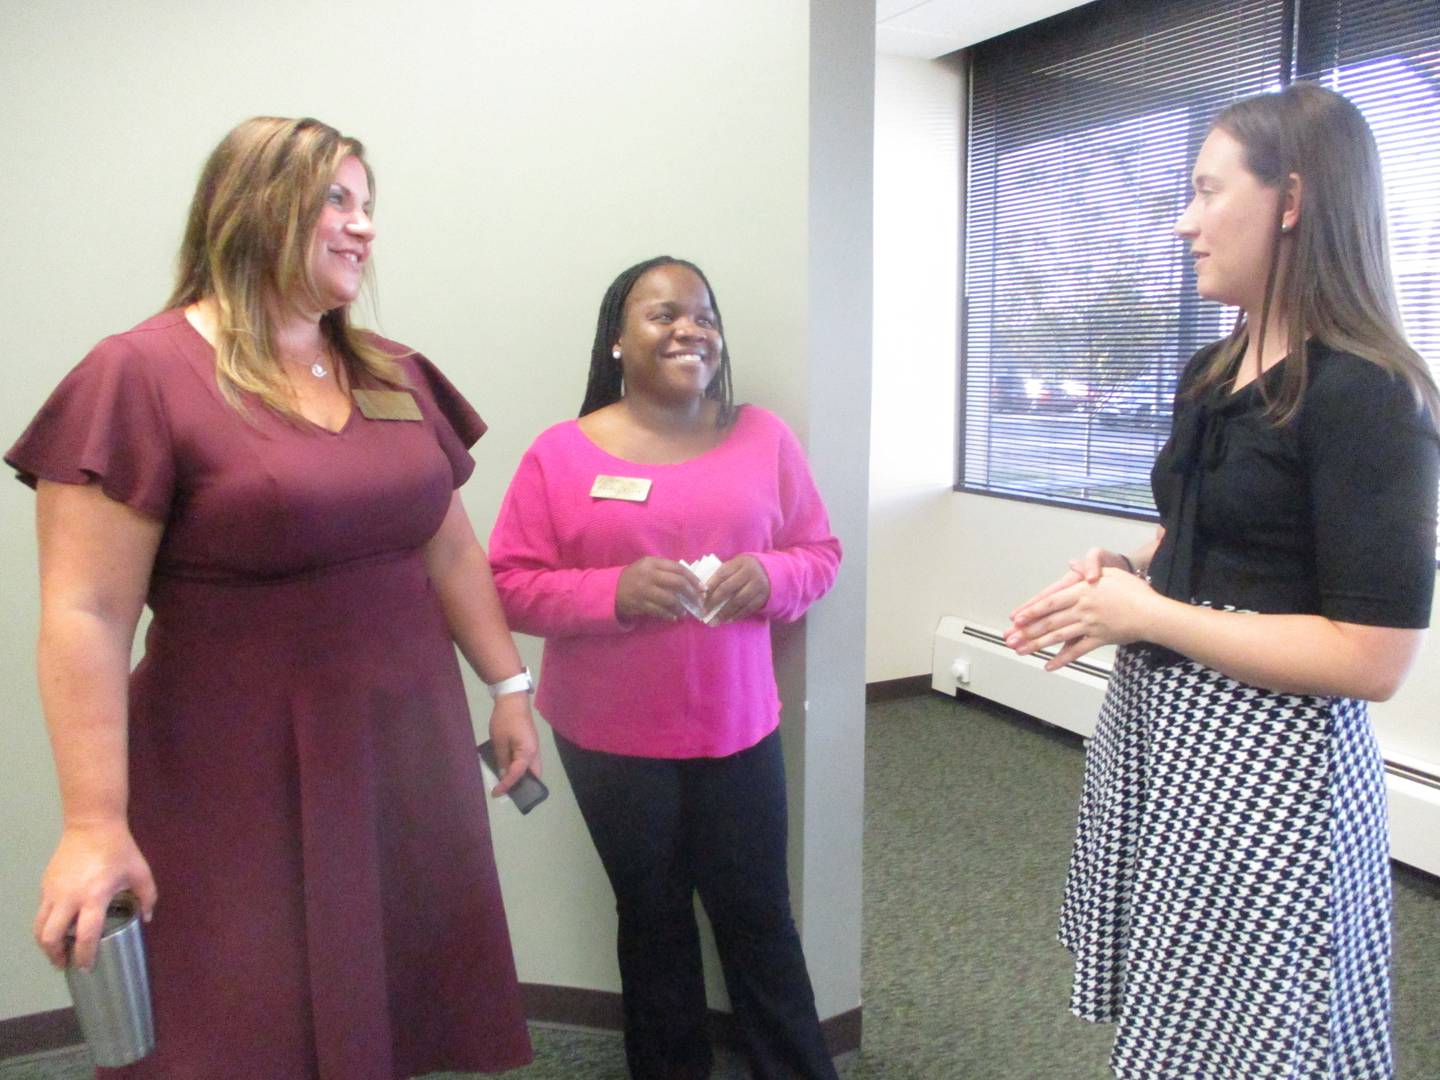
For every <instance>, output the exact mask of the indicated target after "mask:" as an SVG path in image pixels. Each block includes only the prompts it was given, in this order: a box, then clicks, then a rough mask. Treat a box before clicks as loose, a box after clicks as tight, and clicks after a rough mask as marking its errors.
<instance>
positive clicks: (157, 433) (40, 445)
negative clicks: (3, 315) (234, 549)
mask: <svg viewBox="0 0 1440 1080" xmlns="http://www.w3.org/2000/svg"><path fill="white" fill-rule="evenodd" d="M5 462H6V464H8V465H9V466H10V467H11V468H13V469H14V470H15V472H16V475H17V477H18V478H19V479H20V480H21V481H22V482H24V483H26V484H28V485H30V486H31V487H34V486H35V485H36V483H37V482H38V481H40V480H53V481H57V482H59V483H62V484H87V483H91V482H96V483H98V484H99V485H100V489H101V490H102V491H103V492H104V493H105V494H106V495H108V496H109V497H110V498H112V499H114V500H116V501H117V502H122V503H125V504H126V505H128V506H131V507H133V508H134V509H136V510H138V511H140V512H141V513H143V514H145V515H147V516H148V517H152V518H155V519H157V520H159V521H164V520H165V519H166V518H167V517H168V516H169V513H170V504H171V501H172V498H173V496H174V490H175V473H176V470H175V455H174V447H173V443H172V440H171V436H170V429H169V424H168V422H167V419H166V415H165V410H164V407H163V404H162V402H161V399H160V394H159V390H158V386H157V381H156V377H155V365H154V363H153V361H152V358H151V357H150V356H149V355H148V354H147V353H145V352H144V351H143V350H142V349H140V348H137V347H136V346H135V344H134V343H133V340H132V339H130V338H128V337H126V336H125V335H120V336H117V337H113V338H107V339H105V340H104V341H102V342H101V343H100V344H99V345H97V346H96V347H95V348H94V349H93V350H92V351H91V352H90V354H89V355H88V356H86V357H85V359H84V360H82V361H81V362H80V363H79V364H78V365H77V366H76V367H75V368H74V369H73V370H72V371H71V372H70V374H68V375H66V376H65V378H64V379H63V380H62V381H61V383H60V385H59V386H58V387H56V388H55V391H54V393H52V394H51V395H50V398H49V400H48V401H46V402H45V404H44V405H43V406H41V408H40V411H39V412H38V413H37V414H36V416H35V419H34V420H32V421H31V422H30V426H29V427H27V428H26V429H25V433H24V434H23V435H21V436H20V439H19V441H18V442H16V443H15V445H14V446H12V447H11V448H10V450H9V452H8V453H6V455H5Z"/></svg>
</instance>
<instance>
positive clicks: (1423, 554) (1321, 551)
mask: <svg viewBox="0 0 1440 1080" xmlns="http://www.w3.org/2000/svg"><path fill="white" fill-rule="evenodd" d="M1337 359H1338V358H1337ZM1302 438H1303V445H1304V450H1305V457H1306V462H1307V466H1308V470H1309V479H1310V490H1311V497H1312V507H1311V512H1312V515H1313V521H1314V529H1315V568H1316V575H1317V578H1318V582H1319V592H1320V609H1321V614H1323V615H1325V616H1326V617H1328V618H1331V619H1335V620H1336V621H1338V622H1350V623H1360V624H1362V625H1368V626H1393V627H1408V628H1422V627H1425V626H1428V625H1429V622H1430V600H1431V595H1432V593H1433V592H1434V588H1435V539H1436V537H1435V515H1436V490H1437V483H1440V442H1437V439H1436V433H1435V426H1434V424H1433V423H1432V422H1431V419H1430V417H1429V415H1428V413H1427V412H1426V411H1425V410H1424V409H1422V408H1421V407H1419V406H1418V405H1417V403H1416V401H1415V397H1414V394H1413V393H1412V392H1411V390H1410V387H1409V385H1408V384H1407V383H1406V382H1405V381H1404V380H1403V379H1400V378H1398V377H1392V376H1391V375H1390V374H1389V373H1388V372H1386V371H1385V370H1383V369H1382V368H1380V367H1379V366H1378V365H1377V364H1372V363H1370V362H1369V361H1364V360H1360V359H1358V358H1356V357H1345V358H1343V362H1342V363H1339V364H1337V365H1336V366H1335V367H1334V368H1333V369H1332V370H1328V371H1326V372H1324V374H1323V376H1322V377H1320V378H1317V380H1316V385H1315V386H1314V387H1313V388H1312V391H1311V393H1310V395H1309V396H1308V397H1307V400H1306V404H1305V411H1304V419H1303V429H1302Z"/></svg>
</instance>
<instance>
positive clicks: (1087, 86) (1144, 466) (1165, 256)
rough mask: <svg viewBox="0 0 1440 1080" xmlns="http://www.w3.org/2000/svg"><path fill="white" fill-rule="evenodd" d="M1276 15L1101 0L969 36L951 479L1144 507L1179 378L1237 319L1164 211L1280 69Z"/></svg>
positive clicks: (1280, 27) (1116, 507)
mask: <svg viewBox="0 0 1440 1080" xmlns="http://www.w3.org/2000/svg"><path fill="white" fill-rule="evenodd" d="M1285 14H1286V8H1285V5H1284V4H1282V3H1281V2H1279V0H1230V2H1217V0H1206V2H1173V3H1146V4H1133V3H1111V2H1108V0H1107V2H1101V3H1096V4H1089V5H1086V6H1085V7H1083V8H1080V9H1077V10H1075V11H1073V12H1070V13H1068V14H1067V15H1066V16H1062V17H1060V18H1057V19H1052V20H1049V21H1047V22H1045V23H1043V24H1040V26H1039V27H1038V28H1031V29H1028V30H1024V31H1018V32H1016V33H1014V34H1008V35H1006V36H1004V37H1002V38H997V39H994V40H992V41H990V42H986V43H983V44H982V45H980V46H977V47H976V48H975V50H974V55H973V58H972V86H971V111H970V134H969V180H968V186H967V207H966V252H965V261H966V272H965V322H964V345H963V348H964V354H963V359H964V362H963V366H962V371H961V377H962V386H963V391H962V401H963V420H962V423H963V433H962V434H963V438H962V440H961V446H962V451H961V453H962V461H961V469H960V478H961V479H960V484H959V486H960V487H961V488H962V489H967V490H978V491H985V492H989V493H992V494H1001V495H1010V496H1015V497H1020V498H1036V499H1042V500H1045V501H1053V502H1059V503H1070V504H1077V505H1086V506H1091V507H1094V508H1096V509H1108V510H1113V511H1120V512H1125V511H1129V512H1132V513H1153V509H1154V504H1153V501H1152V499H1151V495H1150V466H1151V464H1152V463H1153V461H1154V458H1155V454H1156V452H1157V451H1158V450H1159V449H1160V446H1161V445H1162V444H1163V443H1164V441H1165V439H1166V437H1167V435H1168V433H1169V424H1170V407H1171V402H1172V398H1173V395H1174V388H1175V379H1176V377H1177V376H1178V374H1179V371H1180V369H1181V367H1182V366H1183V365H1184V362H1185V361H1186V360H1187V359H1188V358H1189V357H1190V355H1191V354H1193V353H1194V352H1195V351H1196V350H1197V349H1199V348H1200V347H1201V346H1202V345H1204V344H1206V343H1207V342H1210V341H1213V340H1215V339H1216V338H1218V337H1220V336H1222V335H1223V334H1224V333H1225V332H1226V331H1227V330H1228V329H1229V327H1230V325H1231V324H1232V323H1233V321H1234V312H1233V311H1227V310H1225V309H1222V308H1220V307H1219V306H1217V305H1215V304H1209V303H1206V302H1204V301H1201V300H1200V299H1199V298H1198V297H1196V295H1195V282H1194V268H1193V265H1192V263H1191V260H1190V258H1189V256H1188V254H1187V250H1186V246H1185V244H1184V243H1183V242H1182V241H1180V240H1179V239H1178V238H1176V237H1175V235H1174V233H1173V228H1174V224H1175V220H1176V218H1178V217H1179V215H1180V213H1181V211H1182V210H1183V209H1184V207H1185V204H1186V202H1187V201H1188V199H1189V188H1190V168H1191V165H1192V163H1193V161H1194V158H1195V154H1196V152H1197V151H1198V149H1199V146H1200V143H1201V142H1202V141H1203V140H1204V137H1205V134H1206V131H1207V129H1208V126H1209V123H1210V121H1211V119H1212V118H1213V117H1214V115H1215V114H1216V113H1217V112H1218V111H1219V110H1220V109H1221V108H1222V107H1223V106H1224V105H1226V104H1227V103H1228V102H1230V101H1232V100H1234V99H1235V98H1237V97H1241V96H1243V95H1246V94H1251V93H1256V92H1259V91H1262V90H1268V89H1274V88H1276V87H1277V86H1279V85H1280V83H1281V81H1282V79H1283V77H1284V74H1285V69H1286V66H1285V65H1284V64H1283V62H1282V56H1283V54H1284V51H1285V50H1284V40H1285V38H1286V20H1285Z"/></svg>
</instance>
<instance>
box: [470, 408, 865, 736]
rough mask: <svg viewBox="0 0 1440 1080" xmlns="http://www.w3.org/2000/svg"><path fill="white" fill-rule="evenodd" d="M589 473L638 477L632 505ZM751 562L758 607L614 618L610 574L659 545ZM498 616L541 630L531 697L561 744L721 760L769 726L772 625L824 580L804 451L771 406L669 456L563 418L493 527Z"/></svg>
mask: <svg viewBox="0 0 1440 1080" xmlns="http://www.w3.org/2000/svg"><path fill="white" fill-rule="evenodd" d="M597 475H604V476H622V477H644V478H646V479H648V480H650V481H652V483H651V487H650V495H649V498H648V499H647V501H645V502H643V503H637V502H623V501H620V500H616V499H595V498H591V496H590V489H591V487H592V485H593V484H594V483H595V478H596V476H597ZM710 552H714V553H715V554H716V555H717V556H719V558H720V559H721V561H722V562H723V561H724V560H726V559H729V558H730V557H731V556H734V555H738V554H740V553H742V552H749V553H750V554H753V555H754V556H755V557H756V558H757V559H759V560H760V563H761V565H762V566H763V567H764V568H765V573H766V574H767V575H768V576H769V578H770V599H769V600H768V601H767V602H766V604H765V607H764V609H763V610H762V611H761V612H760V614H759V615H757V616H754V617H752V618H749V619H743V620H741V621H739V622H734V623H724V624H720V625H715V626H705V625H703V624H702V623H700V622H699V621H698V620H696V619H692V618H689V617H688V616H687V617H685V618H682V619H680V620H679V621H677V622H673V623H668V622H661V621H658V620H651V619H641V620H637V621H635V622H634V623H633V624H632V623H621V622H620V621H619V620H618V619H617V618H616V617H615V589H616V584H617V582H618V581H619V578H620V572H621V571H622V570H624V569H625V567H627V566H629V565H630V564H631V563H632V562H634V561H635V560H636V559H639V558H642V557H643V556H646V555H656V556H660V557H662V558H666V559H684V560H685V561H687V562H690V561H693V560H695V559H698V558H700V557H701V556H702V555H706V554H708V553H710ZM490 563H491V566H492V567H493V568H494V572H495V583H496V585H497V586H498V587H499V590H500V598H501V600H502V601H503V602H504V604H505V613H506V615H507V616H508V617H509V620H510V626H511V628H512V629H514V630H519V631H522V632H524V633H527V634H535V635H537V636H540V637H544V638H545V639H546V640H545V659H544V668H543V670H542V672H541V677H540V688H539V693H538V695H537V698H536V707H537V708H538V709H539V711H540V713H541V714H542V715H543V716H544V717H545V718H546V719H547V720H548V721H549V722H550V723H551V725H553V726H554V728H555V730H556V731H558V732H560V734H562V735H564V736H565V738H567V739H569V740H570V741H571V742H573V743H576V744H578V745H580V746H583V747H585V748H587V749H590V750H603V751H607V752H609V753H613V754H630V755H637V756H642V757H659V758H685V757H722V756H725V755H727V754H733V753H736V752H738V751H740V750H744V749H745V748H747V747H750V746H753V745H755V743H757V742H759V741H760V740H761V739H762V738H764V737H765V736H766V735H768V734H769V733H770V732H771V731H773V730H774V729H775V726H776V724H778V723H779V716H780V699H779V695H778V694H777V692H776V689H775V671H774V666H773V663H772V661H771V656H770V626H769V620H771V619H780V620H784V621H789V620H793V619H798V618H799V617H800V616H801V615H802V614H804V612H805V609H806V608H808V607H809V606H810V605H811V604H812V603H813V602H814V601H815V600H817V599H818V598H819V597H821V596H823V595H824V594H825V593H826V591H828V590H829V588H830V586H831V585H832V584H834V581H835V572H836V570H837V569H838V567H839V565H840V541H839V540H837V539H836V538H835V537H834V536H833V535H831V532H830V523H829V520H828V518H827V517H826V514H825V506H824V504H823V503H822V502H821V501H820V494H819V492H817V491H816V490H815V482H814V480H813V479H811V476H810V469H809V467H808V466H807V465H806V463H805V455H804V452H803V451H802V450H801V449H800V444H799V443H798V442H797V441H796V439H795V436H794V435H793V434H791V432H790V429H789V428H787V427H786V426H785V424H784V423H783V422H782V421H781V420H780V419H779V418H778V417H776V416H775V415H774V414H773V413H770V412H767V411H766V410H764V409H761V408H758V407H756V406H754V405H746V406H743V407H741V409H740V412H739V415H738V417H737V419H736V421H735V425H734V427H733V428H732V430H731V431H730V433H729V435H728V436H727V437H726V439H725V441H724V442H723V443H721V444H720V445H719V446H717V447H716V448H715V449H713V450H710V451H708V452H706V453H704V454H701V455H700V456H699V457H696V458H692V459H691V460H689V461H686V462H682V463H680V464H676V465H642V464H637V463H635V462H630V461H625V460H623V459H621V458H617V457H614V456H613V455H611V454H607V453H606V452H605V451H604V450H601V449H600V448H599V447H598V446H596V445H595V444H594V443H592V442H591V441H590V440H589V439H588V438H587V437H586V436H585V435H584V434H583V433H582V432H581V431H580V427H579V425H578V424H577V423H576V422H575V421H573V420H571V421H567V422H566V423H563V424H557V425H555V426H554V427H552V428H550V429H549V430H548V431H545V432H543V433H542V434H541V435H540V437H539V438H537V439H536V440H535V442H534V444H533V445H532V446H531V447H530V449H529V450H528V451H526V453H525V457H524V458H523V459H522V460H521V462H520V468H519V469H518V471H517V472H516V473H515V478H514V479H513V480H512V481H511V482H510V490H509V491H508V492H506V495H505V501H504V503H503V504H502V505H501V507H500V517H499V519H498V520H497V521H496V522H495V531H494V532H493V533H492V534H491V537H490Z"/></svg>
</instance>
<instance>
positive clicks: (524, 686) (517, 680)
mask: <svg viewBox="0 0 1440 1080" xmlns="http://www.w3.org/2000/svg"><path fill="white" fill-rule="evenodd" d="M486 686H488V687H489V689H490V696H491V697H492V698H498V697H499V696H500V695H502V694H518V693H520V692H521V691H522V690H523V691H524V692H525V693H527V694H533V693H534V692H535V680H534V679H532V678H531V677H530V669H529V668H528V667H526V668H521V669H520V674H519V675H511V676H510V677H509V678H508V679H501V680H500V681H499V682H493V683H486Z"/></svg>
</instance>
